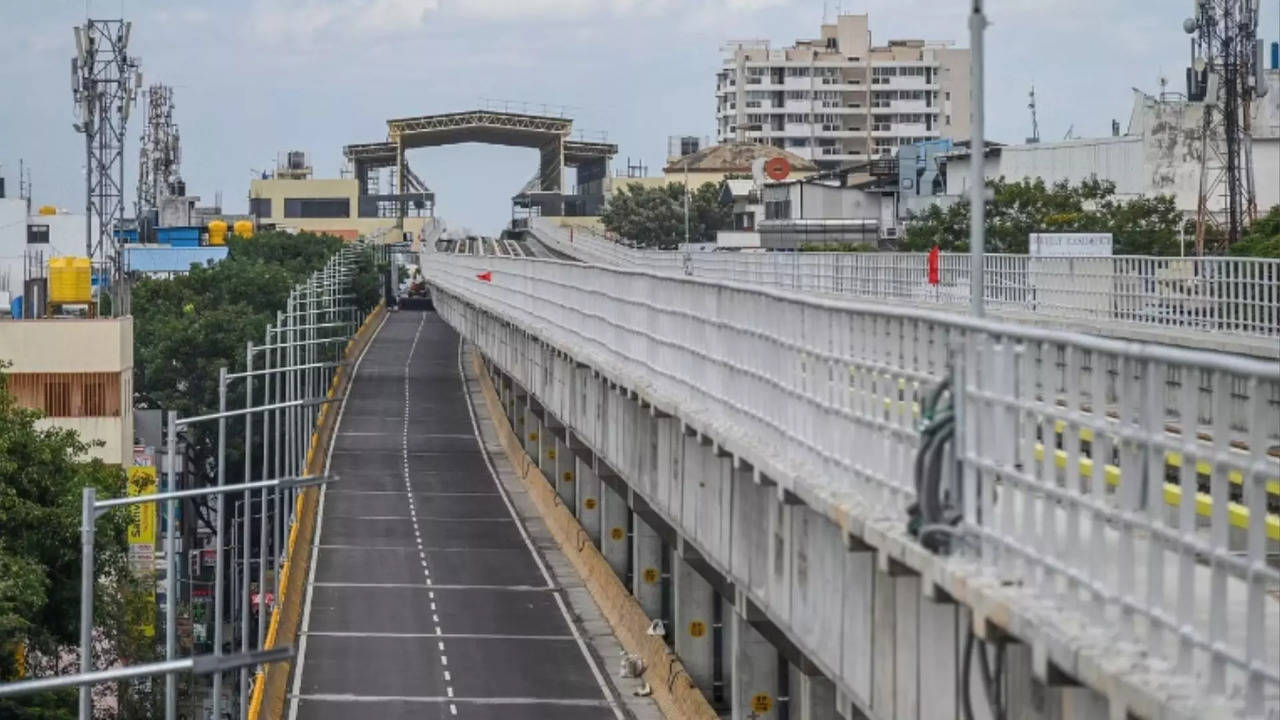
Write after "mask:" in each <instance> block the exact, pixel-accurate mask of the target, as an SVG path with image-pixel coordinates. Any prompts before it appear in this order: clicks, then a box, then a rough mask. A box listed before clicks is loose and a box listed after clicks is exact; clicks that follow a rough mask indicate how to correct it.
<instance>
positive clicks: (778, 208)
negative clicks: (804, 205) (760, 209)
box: [764, 198, 791, 220]
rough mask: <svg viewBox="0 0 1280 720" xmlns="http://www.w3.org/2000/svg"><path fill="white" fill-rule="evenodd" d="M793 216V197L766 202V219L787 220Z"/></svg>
mask: <svg viewBox="0 0 1280 720" xmlns="http://www.w3.org/2000/svg"><path fill="white" fill-rule="evenodd" d="M790 217H791V198H787V199H786V200H769V201H766V202H765V204H764V219H765V220H786V219H788V218H790Z"/></svg>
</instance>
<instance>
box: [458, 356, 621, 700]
mask: <svg viewBox="0 0 1280 720" xmlns="http://www.w3.org/2000/svg"><path fill="white" fill-rule="evenodd" d="M462 344H463V340H462V337H461V336H459V337H458V379H459V380H460V381H461V382H462V396H463V397H464V398H466V400H467V415H468V416H469V417H470V419H471V432H472V433H474V434H475V438H476V445H477V446H479V448H480V455H481V457H483V458H484V464H485V467H487V468H489V477H491V478H492V479H493V484H494V485H497V486H498V494H499V495H501V496H502V502H503V503H504V504H505V505H506V506H507V512H509V513H511V520H512V522H514V523H515V524H516V528H517V529H518V530H519V531H520V537H521V538H522V539H523V540H524V544H525V547H527V548H528V549H529V554H530V555H532V556H533V559H534V562H536V563H537V565H538V570H540V571H541V572H542V578H543V579H544V580H546V582H547V585H548V586H554V585H555V582H554V581H552V579H551V573H549V572H547V566H546V564H545V563H543V562H542V555H540V554H539V553H538V549H537V548H536V547H534V544H533V541H532V540H530V539H529V532H528V531H527V530H526V529H525V527H524V523H523V522H521V520H520V516H519V515H518V514H517V513H516V509H515V506H514V505H512V504H511V498H510V497H508V495H507V489H506V487H505V486H503V484H502V479H501V478H499V477H498V470H497V468H495V467H494V466H493V459H492V458H490V457H489V449H488V448H486V447H485V445H484V436H483V435H481V433H480V424H479V422H477V421H476V410H475V404H474V403H473V402H472V400H471V388H470V386H469V385H468V384H467V373H466V369H465V367H464V366H463V364H462ZM552 595H554V596H555V598H556V605H557V606H558V607H559V608H560V614H561V615H562V616H563V617H564V622H565V625H567V626H568V627H569V630H570V631H571V632H572V633H573V637H574V639H575V640H577V641H578V649H579V650H580V651H581V652H582V658H583V659H584V660H586V662H587V667H589V668H591V675H592V676H593V677H595V680H596V684H597V685H599V686H600V691H601V692H602V693H604V697H605V700H607V701H608V702H609V707H611V708H613V714H614V717H616V718H617V719H618V720H625V718H624V716H623V714H622V702H621V701H620V700H619V699H618V698H617V696H615V695H614V693H613V687H612V686H610V685H609V683H608V681H607V680H605V679H604V674H603V673H601V672H600V667H599V666H598V665H597V664H596V659H595V657H594V656H593V655H592V654H591V651H590V650H588V649H587V643H586V641H585V640H583V639H582V633H581V632H579V631H578V626H577V625H576V624H575V623H574V622H573V618H572V617H571V616H570V615H569V608H567V607H565V604H564V598H563V597H561V594H560V593H558V592H555V593H552Z"/></svg>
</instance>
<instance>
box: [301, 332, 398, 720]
mask: <svg viewBox="0 0 1280 720" xmlns="http://www.w3.org/2000/svg"><path fill="white" fill-rule="evenodd" d="M389 317H391V314H390V313H385V312H384V313H383V315H382V322H380V323H378V327H376V328H374V331H373V334H372V335H371V336H369V342H368V343H366V344H365V346H364V349H363V350H361V351H360V357H358V358H356V364H355V365H353V366H352V367H351V381H350V382H348V383H347V392H346V393H345V394H344V395H343V396H342V402H341V403H339V404H338V417H337V418H336V419H335V420H334V423H333V429H334V432H337V431H339V430H341V429H342V416H343V414H345V413H346V411H347V398H350V397H351V393H352V392H353V391H354V390H355V387H356V380H357V379H358V378H359V375H360V363H362V362H364V356H365V354H367V353H368V352H369V348H371V347H373V343H374V341H376V340H377V339H378V334H379V333H381V332H382V328H383V326H385V325H386V324H387V318H389ZM335 445H337V443H336V442H334V443H329V452H328V453H327V454H326V455H325V458H324V474H326V475H328V474H329V465H330V464H331V463H332V462H333V448H334V446H335ZM326 488H327V484H325V485H321V486H320V502H319V504H318V505H317V506H316V534H315V537H314V538H312V543H313V544H312V546H311V568H310V570H309V571H308V573H307V596H306V598H305V600H303V604H302V637H301V638H299V640H298V660H297V664H296V665H294V667H293V698H294V699H293V700H292V701H290V703H289V720H297V718H298V699H297V698H298V693H299V692H301V690H302V666H303V663H304V662H306V659H307V635H306V633H307V629H308V628H310V627H311V595H312V591H313V590H314V589H315V581H316V566H317V565H319V564H320V548H321V547H322V546H321V545H320V530H321V529H322V528H323V527H324V496H325V490H326Z"/></svg>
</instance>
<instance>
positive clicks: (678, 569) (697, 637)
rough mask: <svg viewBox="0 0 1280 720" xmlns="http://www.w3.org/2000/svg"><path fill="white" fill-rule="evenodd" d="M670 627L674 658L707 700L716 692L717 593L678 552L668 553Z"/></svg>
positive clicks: (675, 550)
mask: <svg viewBox="0 0 1280 720" xmlns="http://www.w3.org/2000/svg"><path fill="white" fill-rule="evenodd" d="M671 579H672V593H673V595H674V600H673V602H672V606H673V616H674V617H673V621H672V623H671V624H672V625H673V627H672V628H670V630H669V633H670V635H671V637H672V638H673V639H674V643H675V651H676V655H679V656H680V660H681V661H682V662H683V663H684V667H685V669H686V670H687V671H688V672H689V676H690V677H692V678H693V682H694V684H696V685H697V686H698V689H699V690H701V691H702V694H703V695H706V696H707V699H708V700H711V699H713V698H714V692H715V687H714V686H715V652H716V647H715V639H714V636H713V633H712V626H713V625H714V623H715V607H716V601H717V597H716V592H715V589H714V588H712V587H711V583H709V582H707V581H706V580H705V579H704V578H703V577H702V575H700V574H699V573H698V571H697V570H695V569H694V567H693V565H691V564H690V563H689V561H688V560H686V559H684V558H683V557H682V556H681V552H680V550H679V549H673V550H672V551H671Z"/></svg>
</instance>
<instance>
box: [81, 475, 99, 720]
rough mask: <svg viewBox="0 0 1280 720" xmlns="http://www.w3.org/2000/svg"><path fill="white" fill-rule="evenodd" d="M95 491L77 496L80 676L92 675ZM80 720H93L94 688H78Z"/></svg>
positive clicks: (88, 489)
mask: <svg viewBox="0 0 1280 720" xmlns="http://www.w3.org/2000/svg"><path fill="white" fill-rule="evenodd" d="M96 494H97V489H96V488H94V487H92V486H90V487H86V488H84V489H83V491H82V494H81V496H80V672H82V673H87V672H92V671H93V526H94V522H95V521H96V516H95V515H94V510H93V503H94V501H95V496H96ZM80 720H93V688H91V687H89V686H87V685H83V686H81V687H80Z"/></svg>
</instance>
